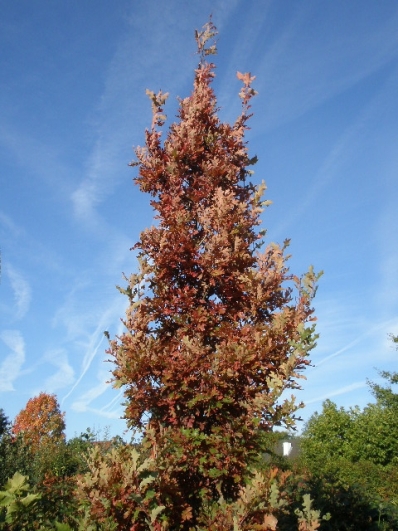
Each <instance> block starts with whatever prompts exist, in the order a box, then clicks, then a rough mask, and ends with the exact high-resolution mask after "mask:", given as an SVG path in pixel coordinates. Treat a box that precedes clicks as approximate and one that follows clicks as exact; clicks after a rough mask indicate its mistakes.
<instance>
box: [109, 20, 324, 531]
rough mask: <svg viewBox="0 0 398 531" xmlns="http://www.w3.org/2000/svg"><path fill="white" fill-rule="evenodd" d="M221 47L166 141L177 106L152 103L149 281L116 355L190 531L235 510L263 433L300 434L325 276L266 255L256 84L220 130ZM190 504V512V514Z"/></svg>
mask: <svg viewBox="0 0 398 531" xmlns="http://www.w3.org/2000/svg"><path fill="white" fill-rule="evenodd" d="M214 35H215V28H214V26H213V25H212V24H211V23H209V24H208V25H206V27H205V29H204V31H203V32H202V33H197V42H198V49H199V53H200V55H201V60H200V63H199V66H198V68H197V69H196V71H195V80H194V89H193V92H192V94H191V96H189V97H188V98H185V99H183V100H181V101H180V107H179V113H178V122H176V123H173V124H172V125H171V127H170V129H169V132H168V135H167V137H166V139H165V140H164V142H163V143H162V142H161V131H160V128H161V126H163V124H164V121H165V116H164V115H163V106H164V103H165V101H166V98H167V95H166V94H163V93H162V92H159V93H158V94H154V93H152V92H150V91H148V94H149V96H150V98H151V100H152V109H153V121H152V127H151V129H150V130H148V131H146V142H145V147H144V148H137V149H136V156H137V162H135V163H132V165H133V166H138V169H139V173H138V176H137V177H136V179H135V182H136V183H137V184H138V186H139V187H140V189H141V191H143V192H146V193H149V194H150V195H151V196H152V198H153V199H152V201H151V205H152V206H153V208H154V209H155V211H156V219H157V225H156V226H153V227H150V228H148V229H146V230H144V231H143V232H142V233H141V236H140V240H139V241H138V243H137V244H136V245H135V248H136V249H138V250H139V263H140V271H139V273H137V274H133V275H131V277H130V278H129V279H127V280H128V286H127V287H126V289H120V291H121V292H123V293H125V294H126V295H127V296H128V298H129V302H130V304H129V308H128V310H127V312H126V319H125V321H124V324H125V326H126V332H125V333H124V334H123V335H122V336H121V337H119V338H117V339H116V340H113V341H111V343H110V350H109V353H110V354H111V355H112V357H113V360H114V362H115V369H114V371H113V376H114V382H115V385H117V386H124V389H125V396H126V399H127V402H126V410H125V416H126V419H127V420H128V423H129V425H130V426H131V427H134V428H144V430H145V439H144V444H146V445H147V446H148V447H149V448H150V450H151V452H152V457H153V458H154V459H156V460H157V466H158V467H159V470H161V482H162V484H163V494H164V495H165V497H166V498H167V499H169V500H173V504H174V505H173V504H172V505H173V507H174V511H175V516H176V518H177V515H178V514H179V515H181V514H184V515H185V518H187V519H191V518H192V521H191V524H190V525H192V522H194V521H195V518H196V516H195V515H197V514H198V511H199V510H200V507H201V506H202V505H203V500H204V499H205V498H206V496H209V497H210V498H211V499H213V498H215V497H216V498H217V497H218V496H219V492H221V494H222V495H223V496H225V497H226V498H228V499H231V500H233V499H236V498H237V496H238V494H239V492H240V488H241V487H242V485H243V484H244V478H245V476H247V475H248V474H249V473H248V470H249V469H250V467H251V465H253V463H255V461H256V459H257V458H258V455H259V453H260V452H261V450H262V433H264V432H267V431H269V430H270V429H271V428H272V426H274V425H278V424H281V423H284V424H285V425H291V424H292V423H293V422H294V412H295V411H296V410H297V407H298V406H297V405H296V404H295V403H294V400H293V399H285V400H282V401H281V400H280V397H281V394H282V393H283V392H284V391H285V390H286V389H289V388H290V389H295V388H297V387H298V384H297V378H298V377H300V372H301V371H302V370H303V369H304V368H305V367H306V365H308V363H309V361H308V360H307V354H308V352H309V350H310V349H311V348H312V347H313V345H314V334H313V324H312V323H311V321H314V320H315V318H314V317H313V316H312V313H313V310H312V308H311V300H312V297H313V295H314V294H315V283H316V280H317V277H316V275H315V274H314V273H313V271H312V269H310V271H309V272H308V273H307V274H306V275H304V276H303V277H301V278H300V277H298V276H296V275H293V274H291V273H290V272H289V269H288V267H287V264H286V261H287V257H286V255H285V248H286V246H287V244H288V242H286V243H285V245H284V246H283V247H280V246H279V245H276V244H270V245H268V247H266V248H265V249H264V250H263V252H260V248H261V247H262V241H261V238H262V237H263V236H264V232H262V231H259V230H258V229H257V227H258V226H259V224H260V218H259V216H260V213H261V212H262V211H263V207H264V206H265V205H266V204H268V202H263V201H262V194H263V192H264V190H265V185H264V183H263V184H262V185H260V186H259V187H256V186H255V185H254V184H252V183H251V182H250V181H249V179H250V174H251V173H252V172H250V171H249V170H248V167H249V166H250V165H251V164H254V163H255V161H256V157H254V158H250V157H249V154H248V149H247V145H246V142H245V140H244V135H245V132H246V130H247V128H248V127H247V121H248V119H249V118H250V116H251V115H250V114H249V109H250V101H251V98H252V97H253V96H254V95H255V91H254V90H253V88H252V86H251V85H252V82H253V80H254V77H252V76H251V75H250V74H239V73H238V78H239V79H240V80H241V81H242V83H243V87H242V90H241V92H240V94H239V95H240V97H241V99H242V113H241V115H240V116H239V117H238V118H237V120H236V121H235V123H234V124H232V125H230V124H228V123H223V122H221V121H220V120H219V118H218V116H217V110H218V109H217V102H216V97H215V94H214V92H213V89H212V87H211V82H212V80H213V78H214V65H213V64H212V63H207V62H206V60H205V58H206V56H207V55H208V54H210V53H214V51H215V49H214V46H210V47H208V48H206V41H207V39H208V38H209V37H213V36H214ZM307 323H310V324H309V325H308V324H307ZM148 417H149V422H147V423H146V422H145V419H148ZM177 501H178V503H177ZM187 503H188V505H189V507H191V508H192V512H189V511H188V512H185V513H183V511H184V510H185V509H186V504H187ZM184 508H185V509H184ZM170 510H171V509H170ZM181 525H183V524H181ZM270 525H271V524H270Z"/></svg>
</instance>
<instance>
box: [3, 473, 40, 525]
mask: <svg viewBox="0 0 398 531" xmlns="http://www.w3.org/2000/svg"><path fill="white" fill-rule="evenodd" d="M28 491H29V484H28V483H27V478H26V477H25V476H23V475H22V474H20V473H19V472H15V474H14V475H13V477H12V478H11V479H9V480H8V481H7V483H6V484H5V486H4V490H2V491H0V529H4V530H9V531H19V530H20V529H24V527H23V526H24V522H26V518H27V516H29V515H30V514H32V510H33V508H34V505H35V503H37V501H38V499H39V498H40V495H39V494H32V493H29V492H28Z"/></svg>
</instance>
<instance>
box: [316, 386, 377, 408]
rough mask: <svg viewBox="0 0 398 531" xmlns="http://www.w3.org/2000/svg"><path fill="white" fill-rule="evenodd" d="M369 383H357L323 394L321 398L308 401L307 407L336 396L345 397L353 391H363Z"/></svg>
mask: <svg viewBox="0 0 398 531" xmlns="http://www.w3.org/2000/svg"><path fill="white" fill-rule="evenodd" d="M367 385H368V384H367V382H366V381H362V382H355V383H352V384H350V385H345V386H344V387H339V388H338V389H335V390H334V391H331V392H329V393H327V394H322V395H320V396H317V397H316V398H312V399H310V400H306V405H309V404H314V403H315V402H323V401H324V400H326V399H328V398H332V397H334V396H339V395H344V394H347V393H351V392H352V391H355V390H357V389H362V388H363V387H367Z"/></svg>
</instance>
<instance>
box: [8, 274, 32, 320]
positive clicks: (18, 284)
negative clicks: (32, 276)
mask: <svg viewBox="0 0 398 531" xmlns="http://www.w3.org/2000/svg"><path fill="white" fill-rule="evenodd" d="M5 272H6V274H7V276H8V278H9V280H10V283H11V287H12V289H13V291H14V299H15V317H16V318H17V319H22V317H24V316H25V314H26V312H27V311H28V310H29V305H30V301H31V298H32V293H31V289H30V286H29V283H28V281H27V280H26V279H25V278H24V277H23V276H22V275H21V273H19V272H18V271H17V270H16V269H15V268H14V267H12V266H11V265H10V264H7V265H6V267H5Z"/></svg>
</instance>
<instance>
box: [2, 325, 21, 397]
mask: <svg viewBox="0 0 398 531" xmlns="http://www.w3.org/2000/svg"><path fill="white" fill-rule="evenodd" d="M0 339H1V340H2V341H3V342H4V343H5V344H6V346H7V347H8V348H9V349H10V350H11V353H10V354H8V355H7V356H6V357H5V359H4V361H3V362H2V364H1V365H0V391H1V392H7V391H15V389H14V385H13V383H14V381H15V380H16V379H17V378H18V377H19V375H20V372H21V367H22V365H23V363H24V361H25V342H24V340H23V337H22V334H21V333H20V332H19V330H4V331H3V332H1V333H0Z"/></svg>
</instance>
